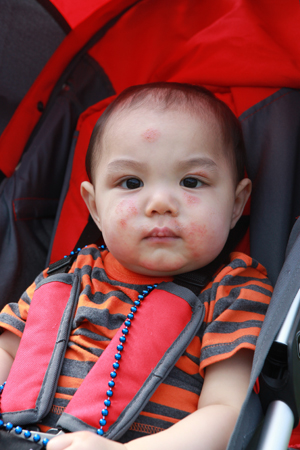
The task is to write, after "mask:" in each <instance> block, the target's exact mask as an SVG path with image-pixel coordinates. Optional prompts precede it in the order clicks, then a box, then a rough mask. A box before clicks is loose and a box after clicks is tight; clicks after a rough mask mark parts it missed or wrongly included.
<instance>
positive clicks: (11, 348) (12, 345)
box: [0, 331, 21, 384]
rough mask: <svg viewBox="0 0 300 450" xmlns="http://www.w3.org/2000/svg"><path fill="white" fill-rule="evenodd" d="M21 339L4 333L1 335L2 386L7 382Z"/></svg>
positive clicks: (0, 380) (0, 382)
mask: <svg viewBox="0 0 300 450" xmlns="http://www.w3.org/2000/svg"><path fill="white" fill-rule="evenodd" d="M20 340H21V338H19V337H18V336H16V335H15V334H13V333H11V332H10V331H4V332H3V333H2V334H1V335H0V384H2V383H4V381H6V379H7V377H8V374H9V371H10V368H11V366H12V363H13V362H14V359H15V356H16V353H17V350H18V347H19V344H20Z"/></svg>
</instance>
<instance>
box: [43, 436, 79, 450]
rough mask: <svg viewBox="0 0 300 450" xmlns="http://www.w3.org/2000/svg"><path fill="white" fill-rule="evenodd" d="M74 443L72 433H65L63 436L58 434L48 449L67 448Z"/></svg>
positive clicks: (59, 449)
mask: <svg viewBox="0 0 300 450" xmlns="http://www.w3.org/2000/svg"><path fill="white" fill-rule="evenodd" d="M72 443H73V436H72V433H67V434H63V435H62V436H57V437H56V438H53V439H51V440H50V441H49V442H48V444H47V447H46V449H47V450H65V449H67V448H68V447H70V446H71V445H72Z"/></svg>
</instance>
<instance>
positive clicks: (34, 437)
mask: <svg viewBox="0 0 300 450" xmlns="http://www.w3.org/2000/svg"><path fill="white" fill-rule="evenodd" d="M40 440H41V436H40V435H39V434H35V435H34V436H33V441H34V442H39V441H40Z"/></svg>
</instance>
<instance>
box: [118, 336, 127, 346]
mask: <svg viewBox="0 0 300 450" xmlns="http://www.w3.org/2000/svg"><path fill="white" fill-rule="evenodd" d="M119 341H120V342H122V343H123V344H124V342H126V337H125V336H120V337H119Z"/></svg>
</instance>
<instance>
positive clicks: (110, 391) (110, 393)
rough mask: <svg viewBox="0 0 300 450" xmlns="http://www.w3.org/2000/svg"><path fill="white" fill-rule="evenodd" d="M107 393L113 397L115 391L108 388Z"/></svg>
mask: <svg viewBox="0 0 300 450" xmlns="http://www.w3.org/2000/svg"><path fill="white" fill-rule="evenodd" d="M106 395H107V397H112V396H113V391H112V390H111V389H108V391H106Z"/></svg>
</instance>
